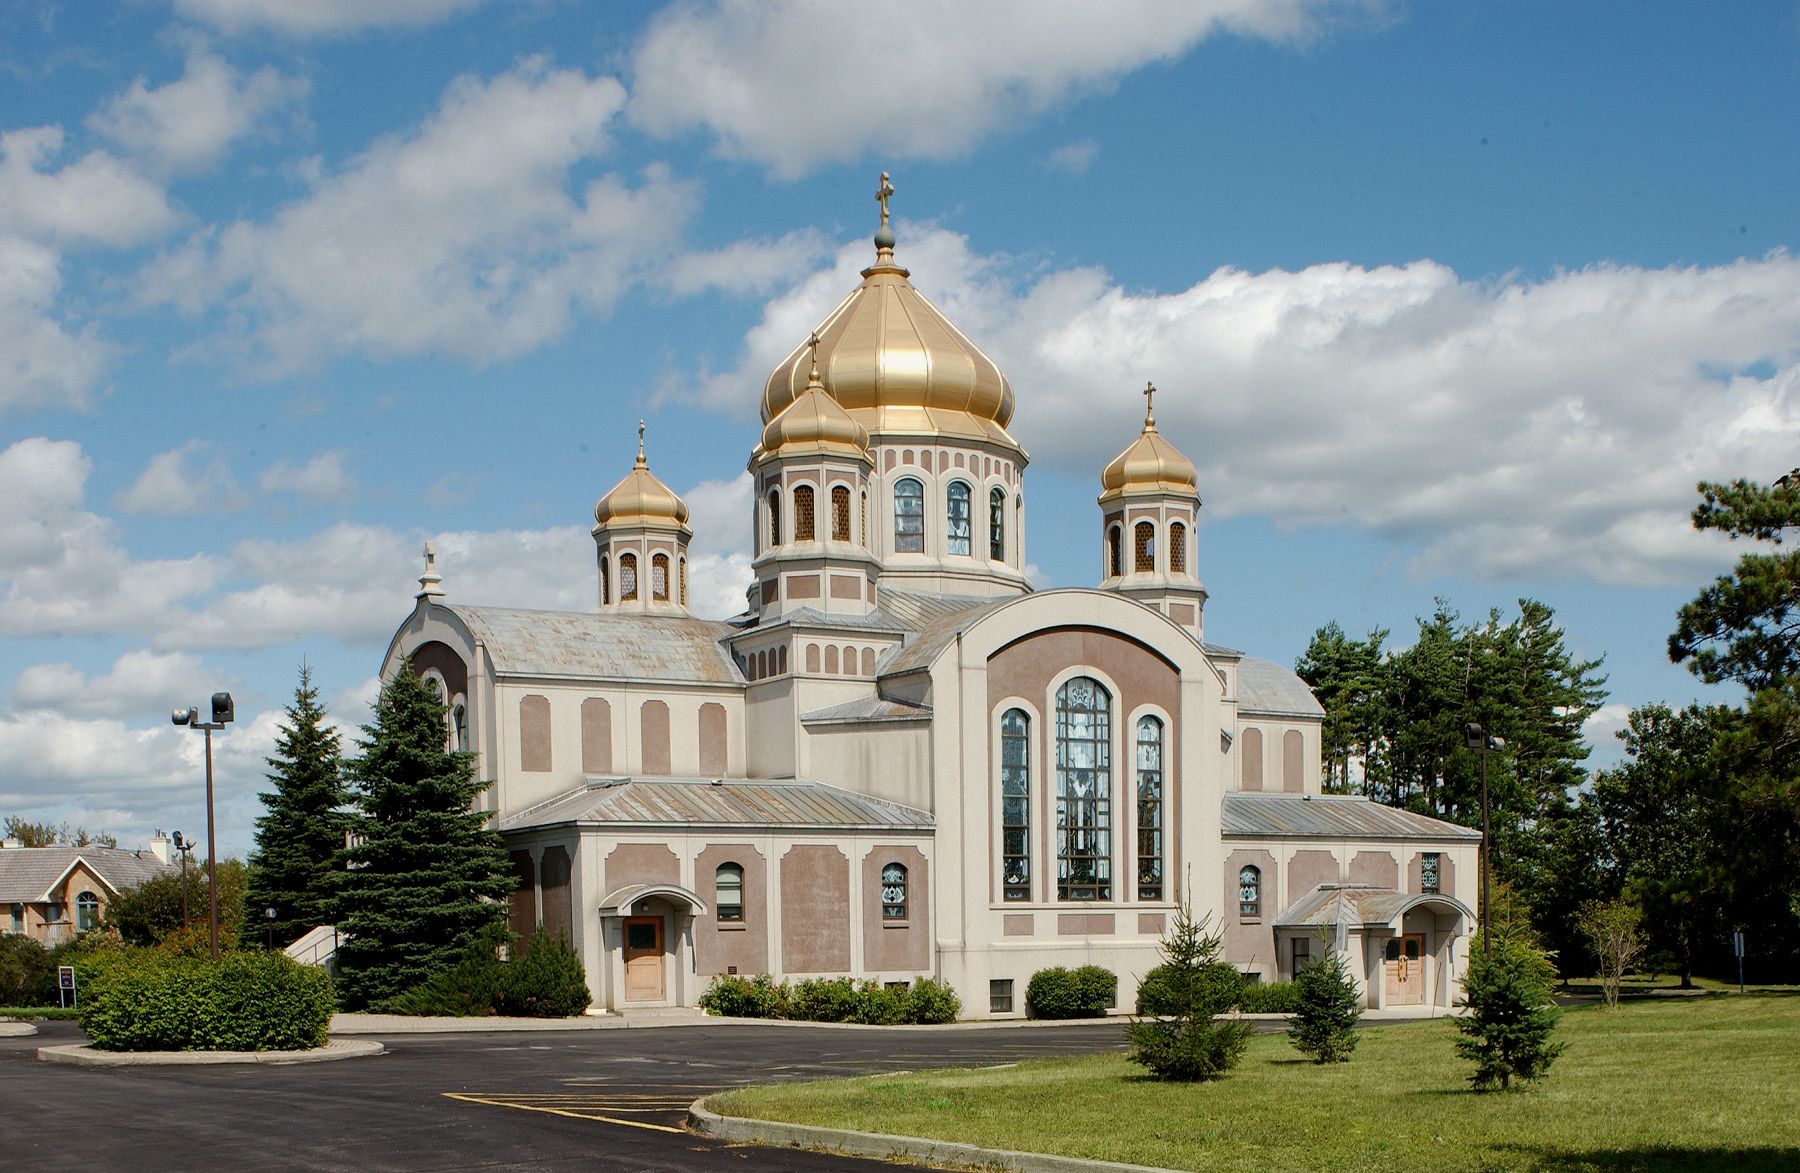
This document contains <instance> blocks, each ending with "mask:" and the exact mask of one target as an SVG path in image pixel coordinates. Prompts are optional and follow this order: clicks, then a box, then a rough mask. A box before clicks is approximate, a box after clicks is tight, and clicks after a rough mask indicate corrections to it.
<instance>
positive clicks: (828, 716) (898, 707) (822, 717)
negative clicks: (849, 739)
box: [800, 696, 931, 725]
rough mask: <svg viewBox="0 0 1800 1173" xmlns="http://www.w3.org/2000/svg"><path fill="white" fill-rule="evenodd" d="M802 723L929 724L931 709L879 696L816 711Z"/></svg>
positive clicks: (802, 718)
mask: <svg viewBox="0 0 1800 1173" xmlns="http://www.w3.org/2000/svg"><path fill="white" fill-rule="evenodd" d="M800 719H801V720H802V721H804V722H806V723H807V724H808V725H850V724H862V723H863V722H867V721H929V720H931V706H930V705H909V704H907V703H906V702H905V701H891V700H886V699H884V698H882V697H878V696H868V697H859V698H857V699H856V700H853V701H845V702H844V703H843V704H841V705H828V706H826V707H825V708H823V709H814V710H813V711H812V712H810V713H801V714H800Z"/></svg>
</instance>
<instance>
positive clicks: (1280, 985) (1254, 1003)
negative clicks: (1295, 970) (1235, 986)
mask: <svg viewBox="0 0 1800 1173" xmlns="http://www.w3.org/2000/svg"><path fill="white" fill-rule="evenodd" d="M1238 1009H1239V1010H1241V1011H1243V1012H1244V1013H1245V1014H1298V1013H1299V1012H1300V987H1299V986H1297V985H1295V984H1294V983H1293V982H1245V983H1244V988H1243V990H1242V991H1241V992H1240V993H1239V994H1238Z"/></svg>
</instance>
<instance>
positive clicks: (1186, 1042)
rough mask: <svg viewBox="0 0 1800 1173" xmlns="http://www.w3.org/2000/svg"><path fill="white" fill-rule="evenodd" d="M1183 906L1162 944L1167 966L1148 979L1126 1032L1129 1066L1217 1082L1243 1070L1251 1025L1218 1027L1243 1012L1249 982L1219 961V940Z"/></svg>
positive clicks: (1163, 1076)
mask: <svg viewBox="0 0 1800 1173" xmlns="http://www.w3.org/2000/svg"><path fill="white" fill-rule="evenodd" d="M1206 929H1207V921H1206V920H1205V919H1202V920H1198V921H1196V920H1195V919H1194V917H1193V914H1192V913H1190V912H1189V911H1188V908H1187V905H1186V904H1185V903H1183V904H1182V905H1180V906H1179V907H1177V908H1176V910H1175V920H1174V923H1173V924H1172V925H1171V926H1170V928H1169V935H1168V936H1167V937H1165V938H1164V939H1163V943H1162V955H1163V964H1161V965H1159V966H1157V967H1156V968H1155V969H1152V970H1151V971H1150V972H1149V973H1147V974H1145V975H1144V981H1143V984H1142V987H1141V988H1140V991H1139V995H1138V1012H1139V1013H1140V1014H1144V1015H1152V1016H1154V1017H1145V1018H1138V1019H1134V1020H1133V1021H1132V1022H1131V1024H1130V1025H1129V1026H1127V1027H1126V1028H1125V1038H1126V1040H1127V1041H1128V1042H1129V1043H1130V1044H1131V1061H1132V1062H1133V1063H1137V1064H1141V1065H1142V1066H1144V1067H1148V1068H1149V1069H1150V1070H1151V1071H1152V1072H1153V1073H1154V1074H1156V1075H1158V1076H1160V1077H1161V1078H1163V1079H1178V1080H1208V1079H1218V1078H1219V1077H1220V1076H1222V1075H1224V1074H1225V1073H1226V1072H1227V1071H1229V1070H1231V1069H1232V1068H1233V1067H1235V1066H1237V1062H1238V1060H1239V1059H1241V1058H1242V1057H1243V1055H1244V1047H1245V1045H1246V1044H1247V1043H1248V1042H1249V1039H1250V1024H1249V1023H1247V1022H1215V1021H1214V1016H1215V1015H1219V1014H1223V1013H1225V1012H1226V1011H1227V1010H1230V1009H1231V1008H1232V1007H1233V1006H1236V1005H1237V1002H1238V998H1239V996H1240V995H1241V993H1242V991H1243V985H1244V978H1243V975H1242V974H1240V973H1239V972H1238V971H1237V968H1236V967H1235V966H1231V965H1227V964H1225V963H1224V962H1222V961H1220V960H1219V952H1220V949H1221V938H1220V936H1219V935H1218V934H1217V933H1209V932H1207V931H1206Z"/></svg>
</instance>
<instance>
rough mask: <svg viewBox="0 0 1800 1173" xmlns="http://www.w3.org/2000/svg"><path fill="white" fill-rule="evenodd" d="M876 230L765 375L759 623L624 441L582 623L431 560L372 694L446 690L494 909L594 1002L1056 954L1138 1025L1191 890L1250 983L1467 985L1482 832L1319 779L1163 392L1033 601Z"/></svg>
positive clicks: (988, 992) (924, 308)
mask: <svg viewBox="0 0 1800 1173" xmlns="http://www.w3.org/2000/svg"><path fill="white" fill-rule="evenodd" d="M875 244H876V257H875V263H874V264H873V265H872V266H870V267H869V268H868V269H865V270H864V271H863V281H862V284H861V285H859V286H858V287H857V288H856V289H854V290H852V291H851V292H850V294H849V296H847V297H846V298H845V299H844V300H843V302H842V303H840V304H839V306H838V307H837V308H836V309H835V310H833V311H832V312H831V314H830V315H829V316H827V317H826V318H825V320H824V321H823V322H821V323H820V324H819V326H818V329H817V332H816V333H815V334H813V336H812V337H811V338H810V339H808V340H806V341H803V342H801V343H800V345H798V346H796V347H795V348H794V349H793V350H792V351H791V352H790V353H789V354H788V356H787V357H786V358H785V359H784V360H782V362H781V363H780V365H778V366H777V367H776V368H775V370H774V372H773V373H772V374H771V375H770V376H769V378H768V379H767V380H766V382H765V385H764V386H763V388H762V393H761V400H762V405H761V406H762V419H763V425H764V426H763V428H762V430H761V434H760V436H759V437H758V439H757V442H756V443H755V445H754V447H753V448H752V451H751V454H750V460H749V469H750V472H751V475H752V477H753V478H754V485H755V488H754V502H755V504H754V515H753V518H752V519H750V520H751V524H753V526H754V543H753V552H752V562H751V567H752V570H753V572H754V582H753V585H752V586H751V588H750V590H749V597H748V604H749V605H748V608H747V609H746V610H745V611H744V612H743V613H742V614H739V615H737V616H735V617H733V618H731V619H729V620H724V621H712V620H706V619H700V618H696V617H694V616H693V615H691V614H690V612H689V611H688V605H687V604H688V562H689V558H688V541H689V538H690V537H691V531H690V530H689V528H688V525H687V521H688V507H687V505H686V503H685V502H683V501H682V500H681V498H679V497H678V496H676V494H675V493H673V492H671V491H670V489H669V488H668V486H667V485H665V484H664V483H663V482H662V481H661V480H659V479H658V478H657V477H656V476H655V475H654V474H653V473H651V471H650V468H649V463H648V461H647V459H646V458H645V455H644V450H643V442H642V435H641V433H640V436H639V445H638V455H637V461H636V463H635V465H634V467H633V468H632V469H631V471H630V472H629V473H628V474H627V475H626V476H625V478H624V479H623V480H621V481H620V482H619V483H618V485H616V486H615V487H614V488H613V489H612V490H611V491H609V492H608V493H607V494H606V495H605V496H603V497H602V498H601V499H600V502H599V504H598V506H597V507H596V508H595V510H594V521H595V525H594V528H593V537H594V542H595V554H596V563H597V572H598V573H597V582H596V590H595V603H596V606H595V607H594V608H593V609H591V610H588V611H583V612H550V611H523V610H509V609H501V608H494V607H480V606H466V605H462V604H460V603H455V604H453V603H449V602H447V601H446V592H445V590H444V588H443V585H442V581H441V579H440V578H439V576H438V574H437V571H436V568H435V566H434V565H433V556H432V555H431V553H430V550H429V547H428V548H427V567H426V572H425V575H424V576H423V577H422V578H421V579H420V587H421V589H420V591H419V594H418V597H417V603H416V606H415V608H414V610H413V612H412V614H411V615H410V616H408V617H407V618H406V620H405V621H404V622H403V623H402V624H401V626H400V629H399V631H398V632H397V633H396V634H395V636H394V639H393V642H392V644H391V645H390V647H389V649H388V652H387V655H386V658H385V659H384V661H383V664H382V676H383V678H384V679H385V678H390V677H392V675H393V674H394V673H395V672H397V671H399V670H400V666H401V665H402V663H404V662H407V661H410V662H411V663H412V665H413V666H414V668H415V670H416V671H418V672H419V673H420V674H421V675H422V676H424V677H425V678H427V679H428V680H430V681H432V682H433V683H434V684H436V686H437V687H438V688H439V689H440V690H441V693H442V696H443V697H444V700H445V702H446V705H447V710H446V726H447V728H446V739H447V741H448V742H449V743H450V744H451V745H452V746H454V747H456V748H459V749H466V750H470V751H472V752H473V753H474V755H475V761H476V769H477V771H478V773H479V776H480V777H481V778H483V779H486V780H488V781H489V782H491V784H492V785H491V786H490V788H489V789H488V790H487V792H486V794H485V796H484V798H483V800H482V801H483V802H484V803H485V804H486V806H487V807H488V809H490V810H491V811H492V812H493V814H494V816H495V820H496V823H497V825H498V827H499V829H500V832H501V834H502V835H503V836H504V837H505V840H506V843H507V846H508V849H509V851H510V852H511V854H512V861H513V867H514V870H515V872H516V874H517V876H518V879H519V885H520V886H519V889H518V891H517V893H516V894H515V895H514V897H513V902H512V924H513V928H514V930H515V931H517V932H520V933H526V932H529V931H530V930H531V929H532V928H533V927H534V926H535V925H538V924H542V925H545V926H547V927H548V928H550V929H551V930H553V931H556V932H561V933H566V934H567V935H568V936H569V938H570V940H571V942H572V944H573V945H574V947H575V949H576V950H577V951H578V952H579V954H580V956H581V958H582V961H583V963H584V964H585V966H586V967H587V974H588V981H589V984H590V986H591V988H592V992H593V996H594V1003H595V1005H596V1006H603V1007H613V1008H623V1007H627V1006H640V1005H658V1004H662V1005H668V1004H681V1005H691V1004H692V1003H694V1002H695V1001H696V999H697V998H698V997H699V995H700V993H701V992H702V990H703V989H704V987H705V986H706V984H707V982H708V981H709V980H710V979H711V977H712V976H713V975H716V974H725V973H741V974H753V973H759V972H767V973H771V974H774V975H776V976H778V977H803V976H814V975H848V976H853V977H856V978H867V979H872V980H878V981H883V982H905V981H908V980H910V979H911V978H913V977H914V976H915V975H919V974H930V975H934V976H937V977H940V978H942V979H944V980H945V981H947V982H949V983H950V984H951V985H952V986H954V987H955V989H956V990H957V992H958V994H959V995H960V996H961V998H962V1002H963V1006H964V1009H965V1012H966V1013H969V1014H972V1015H976V1016H981V1015H991V1016H1000V1017H1005V1016H1017V1015H1021V1014H1023V1013H1024V1011H1025V1001H1024V995H1025V987H1026V983H1027V982H1028V981H1029V979H1030V977H1031V975H1032V973H1033V972H1034V971H1036V970H1038V969H1041V968H1043V967H1045V966H1051V965H1081V964H1086V963H1095V964H1099V965H1104V966H1106V967H1107V968H1108V969H1110V970H1112V971H1113V972H1114V973H1115V974H1117V975H1118V977H1119V989H1118V998H1119V1004H1120V1005H1121V1006H1123V1007H1129V1006H1130V1005H1131V1004H1132V999H1133V996H1134V993H1135V990H1136V987H1137V984H1138V981H1139V979H1140V978H1141V977H1142V975H1143V974H1144V973H1145V972H1146V971H1147V970H1149V969H1150V968H1151V967H1152V966H1154V965H1156V964H1157V963H1158V960H1159V957H1158V945H1159V942H1160V939H1161V937H1162V935H1163V933H1164V932H1165V931H1166V930H1167V929H1168V928H1169V925H1170V923H1171V918H1172V916H1173V914H1174V912H1175V911H1176V909H1177V907H1178V901H1182V900H1186V901H1188V902H1189V903H1190V904H1191V906H1192V908H1193V909H1194V911H1195V912H1196V914H1204V915H1206V916H1208V917H1209V918H1210V919H1211V922H1212V924H1213V925H1215V926H1217V927H1219V928H1221V929H1222V930H1223V932H1224V944H1225V956H1226V959H1227V960H1229V961H1230V962H1232V963H1233V964H1235V965H1238V966H1239V967H1241V968H1242V969H1244V970H1245V971H1246V972H1248V973H1251V974H1253V975H1256V976H1257V977H1259V978H1264V979H1270V980H1273V979H1276V978H1286V977H1290V976H1291V975H1292V973H1293V970H1294V967H1295V965H1296V964H1297V963H1302V964H1303V963H1304V962H1305V961H1306V960H1307V959H1309V958H1310V957H1313V956H1315V955H1318V954H1320V953H1322V952H1323V950H1324V949H1325V948H1326V947H1327V946H1328V945H1329V946H1331V947H1334V948H1338V949H1341V950H1342V951H1343V952H1345V953H1346V954H1347V955H1348V957H1349V959H1350V962H1351V965H1352V968H1353V970H1354V971H1355V973H1356V974H1357V976H1358V979H1359V981H1360V983H1361V985H1362V987H1363V989H1364V991H1365V996H1366V1000H1367V1001H1368V1002H1369V1003H1370V1004H1371V1005H1375V1006H1381V1005H1384V1004H1418V1005H1421V1006H1436V1007H1447V1006H1449V1005H1450V1004H1451V1003H1452V1000H1453V997H1454V996H1455V994H1456V991H1457V989H1458V988H1459V985H1460V981H1461V975H1462V973H1463V969H1464V965H1465V963H1466V958H1465V953H1466V950H1465V949H1464V948H1462V944H1464V943H1466V940H1467V937H1468V934H1469V932H1470V929H1471V927H1472V924H1473V921H1474V915H1473V913H1472V911H1471V906H1472V905H1473V904H1474V902H1475V901H1474V895H1475V877H1476V868H1477V855H1476V845H1477V843H1478V841H1479V837H1478V836H1477V835H1476V834H1475V833H1473V832H1471V831H1469V830H1467V829H1465V828H1463V827H1459V826H1453V825H1451V824H1449V823H1445V822H1440V821H1438V820H1435V819H1429V818H1425V817H1422V816H1418V815H1413V814H1409V813H1407V812H1403V811H1397V810H1391V809H1389V808H1387V807H1383V806H1380V805H1378V804H1375V803H1372V802H1370V801H1368V800H1366V799H1362V798H1351V797H1335V796H1326V795H1324V794H1322V793H1321V785H1322V771H1321V768H1320V724H1321V721H1322V718H1323V711H1322V710H1321V709H1320V707H1319V704H1318V702H1317V701H1316V700H1315V699H1314V697H1313V695H1312V693H1311V691H1310V690H1309V689H1308V688H1307V686H1306V685H1305V683H1304V682H1302V681H1301V680H1300V679H1299V678H1298V677H1296V676H1295V675H1294V673H1293V672H1291V671H1289V670H1288V669H1287V668H1284V667H1282V666H1281V665H1279V664H1275V663H1272V662H1269V661H1267V660H1257V659H1253V658H1250V657H1247V656H1245V655H1244V654H1243V653H1241V652H1238V651H1234V650H1232V649H1230V648H1226V647H1222V646H1220V645H1218V644H1214V643H1210V642H1207V641H1206V640H1205V638H1204V637H1203V634H1202V629H1203V609H1204V607H1205V604H1206V602H1207V591H1206V588H1205V587H1204V586H1203V585H1202V584H1201V579H1200V577H1199V573H1198V571H1199V563H1200V556H1201V550H1200V543H1199V540H1198V538H1199V533H1198V531H1197V530H1196V524H1197V522H1198V515H1199V510H1200V494H1199V491H1198V489H1197V488H1196V476H1195V470H1194V465H1193V464H1192V463H1191V462H1190V461H1189V460H1188V459H1187V457H1185V456H1184V455H1182V453H1181V452H1179V451H1178V450H1177V449H1176V448H1175V447H1174V445H1172V444H1171V443H1169V441H1168V440H1167V439H1166V438H1164V437H1163V436H1162V435H1161V434H1160V433H1159V432H1158V430H1157V427H1156V422H1155V419H1154V416H1153V415H1152V414H1151V412H1150V411H1149V400H1148V395H1146V410H1145V413H1144V418H1143V422H1142V425H1141V427H1140V430H1139V434H1138V436H1137V437H1135V438H1133V439H1132V441H1131V443H1130V444H1129V445H1128V446H1127V447H1126V448H1125V450H1124V451H1122V452H1121V453H1120V454H1119V456H1118V457H1117V458H1116V459H1114V460H1113V461H1112V462H1111V463H1110V464H1108V465H1107V466H1106V468H1105V469H1104V470H1103V471H1102V472H1101V474H1100V488H1101V492H1100V495H1099V499H1098V505H1099V509H1098V511H1097V514H1096V516H1095V517H1094V519H1093V522H1092V528H1091V530H1090V531H1089V534H1090V537H1089V539H1088V540H1091V541H1092V542H1093V547H1092V548H1093V549H1094V551H1095V553H1096V555H1097V556H1098V562H1099V566H1098V570H1099V580H1100V581H1099V585H1098V587H1097V588H1095V589H1091V590H1087V589H1075V590H1045V591H1036V590H1034V589H1033V588H1032V586H1031V584H1030V583H1029V581H1028V580H1027V577H1026V571H1027V567H1028V566H1029V562H1028V560H1027V558H1026V551H1025V541H1024V536H1025V503H1026V493H1025V482H1024V470H1025V466H1026V463H1027V457H1026V454H1025V452H1024V451H1023V449H1022V448H1021V447H1020V446H1019V444H1018V442H1017V441H1016V440H1015V439H1014V438H1013V436H1012V435H1011V433H1010V432H1008V430H1007V427H1008V424H1009V423H1010V422H1011V420H1012V417H1013V408H1014V393H1013V388H1012V386H1011V384H1010V383H1009V382H1008V381H1007V379H1006V376H1005V375H1004V374H1003V373H1002V372H1001V371H1000V368H999V367H998V366H997V365H996V364H995V363H994V362H993V361H992V360H991V359H990V358H988V356H987V355H986V354H984V353H982V351H981V350H980V349H979V348H977V347H976V346H975V344H974V343H973V342H971V341H970V340H969V339H968V338H967V337H966V336H965V335H964V334H963V333H962V332H961V331H960V330H958V329H957V328H956V327H955V326H954V325H952V324H951V323H950V322H949V320H948V319H946V318H945V317H944V315H943V314H942V313H941V312H940V311H939V310H938V309H937V308H936V307H935V306H933V305H931V303H930V302H928V301H926V300H925V298H924V297H923V296H921V295H920V294H919V293H918V291H917V290H915V289H914V288H913V286H912V284H911V283H910V281H909V280H908V278H909V276H910V274H909V273H908V271H907V270H906V269H904V268H902V267H900V265H899V264H897V263H896V261H895V259H894V239H893V235H892V233H891V232H890V231H889V229H888V227H887V223H886V216H885V214H884V216H883V223H882V228H881V231H880V232H878V233H877V235H876V237H875ZM1145 345H1146V348H1149V347H1150V343H1149V341H1148V340H1146V344H1145ZM1135 377H1136V376H1134V375H1133V374H1132V373H1131V371H1130V370H1129V369H1121V370H1119V371H1118V372H1117V373H1116V378H1117V379H1118V380H1121V381H1123V380H1126V379H1128V378H1129V379H1134V378H1135ZM1180 377H1181V378H1182V379H1183V380H1184V382H1185V383H1187V384H1188V386H1194V387H1199V386H1202V385H1203V383H1202V381H1203V380H1204V378H1205V372H1204V371H1194V372H1183V373H1182V374H1181V376H1180ZM1184 390H1185V388H1184ZM1196 393H1198V392H1197V391H1196ZM1096 401H1098V397H1096ZM519 402H520V405H521V410H532V408H530V406H529V401H528V397H521V398H520V400H519ZM1120 423H1121V425H1122V424H1123V421H1120ZM1090 426H1092V427H1095V428H1101V427H1106V426H1108V425H1107V423H1106V421H1105V419H1103V418H1100V417H1098V416H1096V417H1095V418H1093V419H1092V421H1091V425H1090ZM1119 430H1120V431H1121V433H1123V432H1125V431H1126V429H1125V427H1124V426H1121V427H1120V429H1119ZM1124 438H1125V437H1124V436H1123V435H1122V436H1121V439H1124ZM720 475H721V476H723V475H726V474H725V471H724V470H721V471H720ZM709 520H711V519H709ZM1061 521H1062V528H1063V529H1064V530H1066V529H1067V527H1068V526H1069V525H1070V524H1073V523H1072V521H1071V519H1067V518H1065V519H1061ZM1227 556H1228V555H1227ZM1213 557H1219V555H1217V554H1215V555H1213ZM1321 590H1324V591H1328V590H1329V578H1328V577H1327V578H1325V579H1321ZM1320 605H1321V606H1322V607H1323V606H1326V605H1327V600H1325V599H1324V598H1323V597H1322V598H1321V603H1320Z"/></svg>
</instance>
